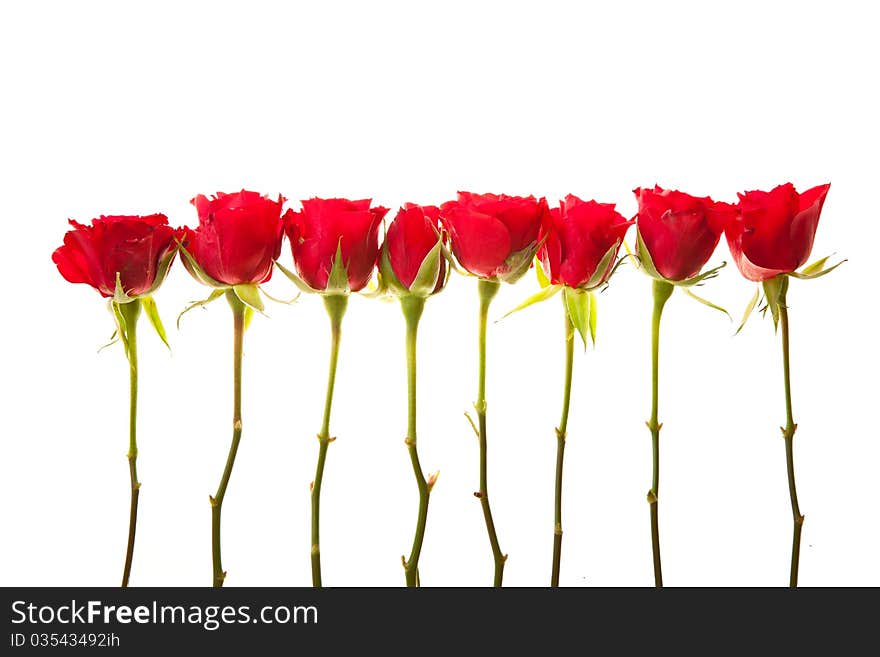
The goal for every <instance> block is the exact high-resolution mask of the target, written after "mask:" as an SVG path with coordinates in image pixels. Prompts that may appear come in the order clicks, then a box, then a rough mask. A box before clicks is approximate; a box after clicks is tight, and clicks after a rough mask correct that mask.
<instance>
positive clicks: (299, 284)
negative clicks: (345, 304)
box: [275, 260, 321, 294]
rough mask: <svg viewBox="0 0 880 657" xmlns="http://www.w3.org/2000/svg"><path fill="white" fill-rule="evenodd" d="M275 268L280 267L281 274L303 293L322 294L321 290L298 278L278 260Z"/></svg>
mask: <svg viewBox="0 0 880 657" xmlns="http://www.w3.org/2000/svg"><path fill="white" fill-rule="evenodd" d="M275 266H276V267H278V269H279V270H280V271H281V273H282V274H284V275H285V276H286V277H287V278H288V280H290V282H291V283H293V284H294V285H296V286H297V287H298V288H299V289H300V291H301V292H305V293H307V294H320V293H321V290H316V289H315V288H313V287H312V286H311V285H309V284H308V283H306V282H305V281H304V280H303V279H301V278H300V277H299V276H297V275H296V274H295V273H294V272H292V271H290V270H289V269H288V268H287V267H285V266H284V265H282V264H281V263H280V262H278V261H277V260H276V261H275Z"/></svg>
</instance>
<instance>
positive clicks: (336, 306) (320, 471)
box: [311, 294, 348, 587]
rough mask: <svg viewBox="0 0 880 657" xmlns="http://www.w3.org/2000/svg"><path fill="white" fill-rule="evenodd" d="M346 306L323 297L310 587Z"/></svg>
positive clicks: (340, 298) (317, 580) (317, 579)
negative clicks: (325, 364) (326, 348)
mask: <svg viewBox="0 0 880 657" xmlns="http://www.w3.org/2000/svg"><path fill="white" fill-rule="evenodd" d="M347 306H348V296H347V295H344V294H328V295H326V296H325V297H324V308H325V309H326V310H327V315H328V316H329V317H330V367H329V372H328V374H327V395H326V397H325V399H324V420H323V423H322V424H321V432H320V433H319V434H318V443H319V447H318V465H317V468H316V469H315V480H314V481H313V482H312V549H311V557H312V586H314V587H319V586H321V547H320V545H321V542H320V518H321V482H322V481H323V479H324V462H325V461H326V459H327V447H328V446H329V445H330V443H331V442H333V441H334V440H335V438H331V437H330V409H331V407H332V406H333V387H334V386H335V384H336V363H337V361H338V360H339V340H340V337H341V335H342V317H343V316H344V315H345V309H346V307H347Z"/></svg>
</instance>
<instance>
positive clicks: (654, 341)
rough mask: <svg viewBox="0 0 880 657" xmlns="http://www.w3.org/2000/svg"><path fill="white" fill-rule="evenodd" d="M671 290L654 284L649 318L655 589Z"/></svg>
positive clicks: (660, 574)
mask: <svg viewBox="0 0 880 657" xmlns="http://www.w3.org/2000/svg"><path fill="white" fill-rule="evenodd" d="M674 289H675V288H674V286H673V285H672V284H671V283H667V282H666V281H660V280H655V281H654V287H653V293H654V314H653V317H652V319H651V419H650V420H648V423H647V424H648V429H649V430H650V431H651V455H652V457H651V461H652V468H651V469H652V477H651V490H650V491H648V504H649V505H650V507H651V550H652V553H653V557H654V586H656V587H658V588H659V587H661V586H663V567H662V565H661V562H660V519H659V515H658V508H657V505H658V500H659V493H660V428H661V427H662V426H663V425H662V424H660V422H658V420H657V412H658V381H659V356H660V317H661V316H662V315H663V307H664V306H665V305H666V301H667V300H668V299H669V296H670V295H671V294H672V291H673V290H674Z"/></svg>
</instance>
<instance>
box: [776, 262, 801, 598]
mask: <svg viewBox="0 0 880 657" xmlns="http://www.w3.org/2000/svg"><path fill="white" fill-rule="evenodd" d="M784 281H785V282H784V283H783V284H782V286H781V288H780V293H779V301H778V307H779V330H780V332H781V333H782V374H783V379H784V381H785V427H783V429H782V435H783V437H784V438H785V464H786V468H787V470H788V495H789V497H790V498H791V515H792V521H793V523H794V527H793V532H792V539H791V573H790V575H789V586H790V587H792V588H795V587H797V583H798V565H799V562H800V554H801V530H802V529H803V526H804V516H803V515H802V514H801V509H800V506H799V505H798V497H797V486H796V485H795V480H794V450H793V442H794V432H795V430H796V429H797V424H795V422H794V417H793V416H792V412H791V377H790V375H789V358H788V351H789V349H788V347H789V342H788V308H787V307H786V305H785V304H786V301H785V296H786V292H787V290H788V278H787V277H785V278H784Z"/></svg>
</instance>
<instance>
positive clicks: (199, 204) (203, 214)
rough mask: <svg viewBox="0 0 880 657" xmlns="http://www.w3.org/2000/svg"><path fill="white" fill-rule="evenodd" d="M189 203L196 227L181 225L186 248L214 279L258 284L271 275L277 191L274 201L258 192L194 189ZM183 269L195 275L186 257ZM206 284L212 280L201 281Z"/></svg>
mask: <svg viewBox="0 0 880 657" xmlns="http://www.w3.org/2000/svg"><path fill="white" fill-rule="evenodd" d="M191 203H192V204H193V205H194V206H196V210H197V211H198V213H199V227H198V228H196V229H195V230H192V229H190V228H187V229H185V230H186V249H187V250H188V251H189V253H190V255H191V256H192V257H193V259H194V260H195V261H196V263H197V264H198V265H199V267H201V269H202V270H203V271H204V272H205V273H206V274H207V275H208V276H210V277H211V278H212V279H213V280H214V282H216V283H220V284H222V285H224V286H232V285H242V284H258V283H264V282H265V281H268V280H269V279H270V278H271V277H272V263H273V262H274V261H275V260H276V259H277V258H278V255H279V254H280V253H281V232H282V228H283V225H284V222H283V221H282V219H281V206H282V205H283V203H284V198H283V197H282V196H279V197H278V200H277V201H273V200H272V199H270V198H268V197H266V196H262V195H261V194H259V193H257V192H248V191H245V190H241V191H240V192H236V193H234V194H224V193H223V192H217V196H216V198H213V199H209V198H207V197H206V196H202V195H201V194H199V195H198V196H196V197H195V198H194V199H193V200H192V201H191ZM183 263H184V265H185V266H186V268H187V269H188V270H189V271H190V273H191V274H193V276H194V277H195V278H198V279H200V278H201V277H200V276H199V275H198V273H197V272H194V271H193V268H192V267H191V264H190V263H189V262H188V260H187V259H186V258H184V261H183ZM202 282H204V283H208V284H211V281H204V280H203V281H202Z"/></svg>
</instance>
